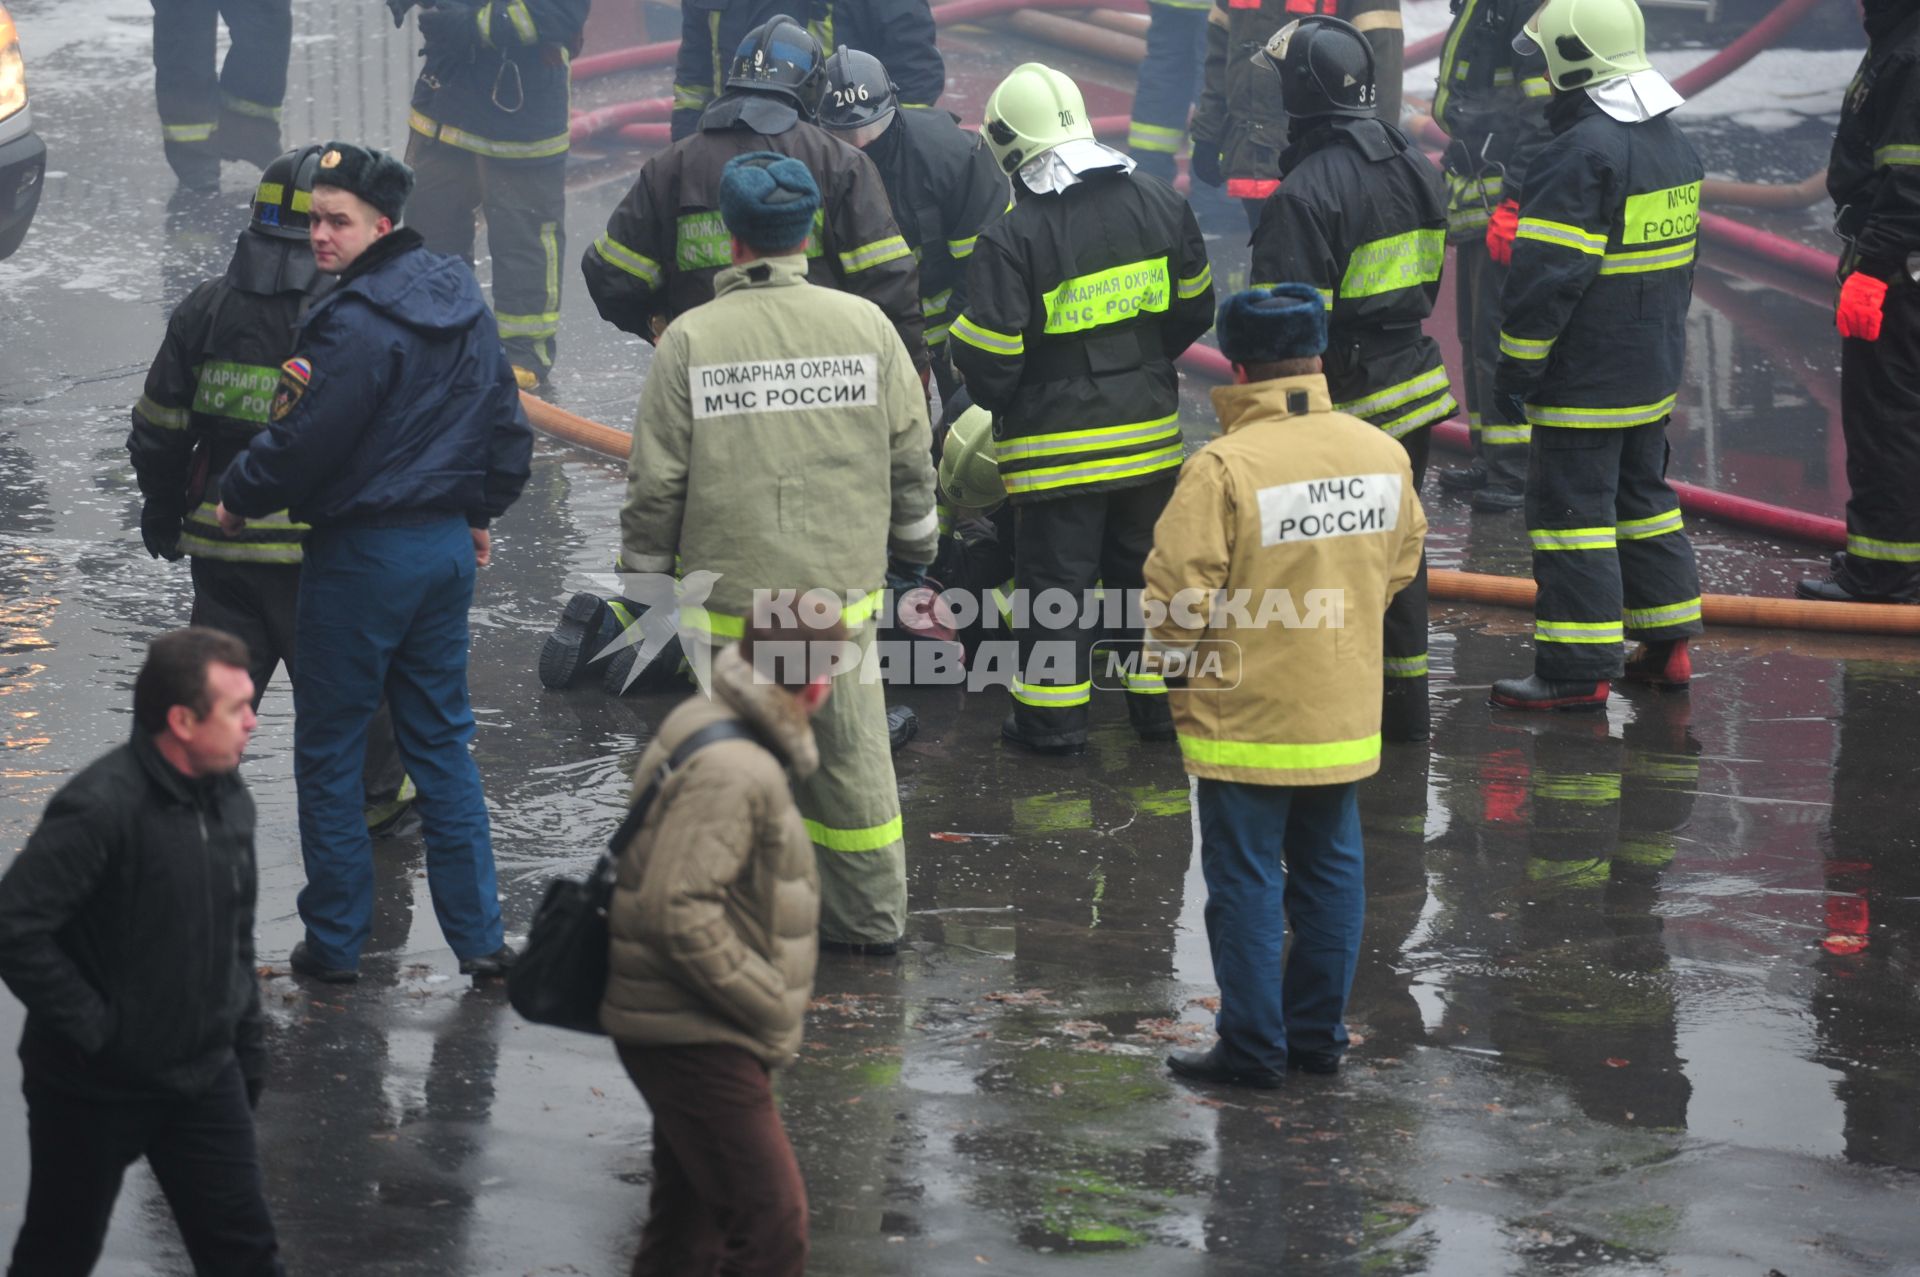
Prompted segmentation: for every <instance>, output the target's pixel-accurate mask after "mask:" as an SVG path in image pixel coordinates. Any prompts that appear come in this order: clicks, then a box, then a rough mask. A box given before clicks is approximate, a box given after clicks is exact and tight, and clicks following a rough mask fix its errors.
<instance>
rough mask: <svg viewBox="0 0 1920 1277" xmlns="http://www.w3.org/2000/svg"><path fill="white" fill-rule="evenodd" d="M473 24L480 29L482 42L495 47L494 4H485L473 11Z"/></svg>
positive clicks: (489, 46)
mask: <svg viewBox="0 0 1920 1277" xmlns="http://www.w3.org/2000/svg"><path fill="white" fill-rule="evenodd" d="M473 25H474V26H476V27H478V28H479V29H480V43H482V44H484V45H486V46H487V47H488V48H489V49H491V48H492V47H493V6H492V5H490V4H483V5H481V6H480V7H479V8H477V9H475V10H474V11H473Z"/></svg>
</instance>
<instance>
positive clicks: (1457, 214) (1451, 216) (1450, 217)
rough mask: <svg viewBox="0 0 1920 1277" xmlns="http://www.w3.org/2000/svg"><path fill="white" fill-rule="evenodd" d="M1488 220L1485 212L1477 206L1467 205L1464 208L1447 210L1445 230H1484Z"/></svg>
mask: <svg viewBox="0 0 1920 1277" xmlns="http://www.w3.org/2000/svg"><path fill="white" fill-rule="evenodd" d="M1489 220H1490V215H1489V214H1488V213H1487V210H1486V209H1484V208H1481V207H1480V206H1479V205H1477V204H1469V205H1467V206H1465V207H1464V208H1450V209H1448V210H1447V229H1448V230H1449V231H1454V232H1459V231H1472V230H1481V229H1484V228H1485V226H1486V224H1487V222H1488V221H1489Z"/></svg>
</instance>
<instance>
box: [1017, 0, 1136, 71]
mask: <svg viewBox="0 0 1920 1277" xmlns="http://www.w3.org/2000/svg"><path fill="white" fill-rule="evenodd" d="M1002 22H1003V24H1004V25H1005V26H1006V27H1008V28H1009V29H1010V30H1013V31H1017V32H1019V33H1020V34H1021V35H1024V36H1029V37H1031V38H1033V39H1035V40H1044V41H1046V42H1047V43H1048V44H1057V45H1061V46H1063V47H1065V48H1069V49H1074V50H1076V51H1078V52H1081V53H1090V54H1092V55H1094V56H1095V57H1099V58H1107V59H1109V60H1110V61H1113V62H1118V63H1120V64H1121V65H1122V66H1139V65H1140V63H1141V62H1142V61H1143V60H1144V59H1145V58H1146V56H1147V42H1146V41H1145V40H1143V39H1141V38H1140V37H1139V36H1137V35H1122V34H1121V33H1120V32H1118V31H1110V30H1108V29H1106V28H1105V27H1096V26H1094V25H1092V24H1091V23H1087V22H1080V21H1077V20H1075V19H1073V18H1066V17H1062V16H1060V15H1059V14H1057V13H1035V12H1033V11H1032V10H1026V11H1022V12H1019V13H1010V14H1007V15H1006V16H1005V17H1004V18H1003V19H1002Z"/></svg>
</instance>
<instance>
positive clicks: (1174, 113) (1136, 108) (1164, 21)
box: [1127, 0, 1213, 182]
mask: <svg viewBox="0 0 1920 1277" xmlns="http://www.w3.org/2000/svg"><path fill="white" fill-rule="evenodd" d="M1212 9H1213V0H1148V7H1147V12H1148V13H1149V14H1151V15H1152V16H1151V17H1150V19H1149V20H1148V25H1147V55H1146V57H1145V58H1143V59H1141V62H1140V82H1139V87H1138V88H1137V89H1135V90H1134V94H1133V116H1132V118H1131V119H1130V120H1128V122H1127V150H1128V152H1129V153H1130V154H1131V155H1132V156H1133V159H1134V162H1135V163H1136V164H1138V165H1139V166H1140V171H1141V172H1142V173H1151V174H1153V175H1154V176H1155V177H1157V178H1159V179H1160V180H1161V181H1163V182H1172V181H1173V176H1174V163H1173V157H1174V155H1175V154H1176V153H1177V152H1178V151H1179V150H1180V145H1181V143H1183V142H1185V141H1186V140H1187V117H1188V115H1189V113H1190V112H1191V111H1192V110H1193V98H1194V90H1195V89H1196V88H1197V87H1198V82H1199V79H1200V76H1201V74H1202V73H1203V69H1204V67H1205V66H1206V60H1207V14H1208V13H1210V12H1211V11H1212Z"/></svg>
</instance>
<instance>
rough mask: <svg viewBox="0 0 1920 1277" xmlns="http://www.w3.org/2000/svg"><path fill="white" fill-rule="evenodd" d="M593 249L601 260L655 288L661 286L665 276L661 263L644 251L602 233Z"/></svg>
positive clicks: (594, 243)
mask: <svg viewBox="0 0 1920 1277" xmlns="http://www.w3.org/2000/svg"><path fill="white" fill-rule="evenodd" d="M593 251H594V252H596V253H598V254H600V260H601V261H604V262H605V263H606V264H607V265H609V266H617V267H619V268H620V269H621V270H623V271H625V272H627V274H629V275H633V276H635V277H637V278H639V279H643V280H645V281H646V282H647V283H648V284H649V285H651V286H652V287H654V288H658V287H660V282H661V280H663V279H664V278H665V276H664V275H662V274H661V273H660V263H659V262H656V261H654V260H653V259H652V258H651V257H648V256H646V255H644V254H642V253H636V252H634V251H633V250H632V249H631V248H628V247H627V246H626V245H625V244H622V243H620V242H619V241H618V240H616V239H614V238H613V237H612V236H611V235H602V236H601V237H600V238H599V239H597V240H595V241H594V242H593Z"/></svg>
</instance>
